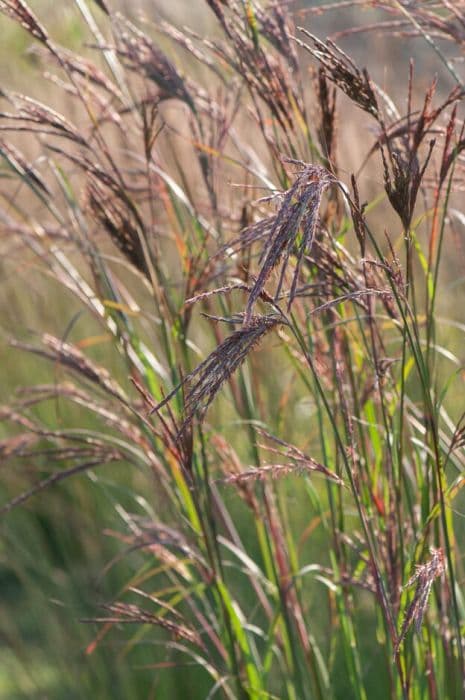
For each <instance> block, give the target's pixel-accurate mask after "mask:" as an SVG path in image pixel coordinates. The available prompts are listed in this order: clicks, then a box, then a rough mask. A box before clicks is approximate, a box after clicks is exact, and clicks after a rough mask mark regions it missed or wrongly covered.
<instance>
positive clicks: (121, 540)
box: [0, 0, 465, 700]
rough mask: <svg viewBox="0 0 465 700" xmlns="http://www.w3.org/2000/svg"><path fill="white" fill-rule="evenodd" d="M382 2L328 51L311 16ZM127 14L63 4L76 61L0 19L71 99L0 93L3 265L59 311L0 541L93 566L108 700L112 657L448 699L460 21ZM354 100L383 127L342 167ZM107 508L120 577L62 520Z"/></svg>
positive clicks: (204, 674) (8, 443)
mask: <svg viewBox="0 0 465 700" xmlns="http://www.w3.org/2000/svg"><path fill="white" fill-rule="evenodd" d="M365 4H366V5H367V6H370V7H371V8H372V9H374V10H377V14H376V16H375V17H376V21H375V22H374V23H372V24H370V25H369V26H365V27H354V26H349V25H348V26H347V27H345V28H344V29H343V30H341V31H339V32H338V38H337V40H335V39H334V37H333V38H328V39H326V40H324V41H323V40H322V39H320V38H318V37H317V36H316V35H315V34H313V33H310V32H309V31H308V29H306V28H305V27H300V26H299V25H300V24H301V23H303V22H304V21H305V20H306V18H307V15H308V14H310V15H311V16H312V15H315V16H319V15H320V14H321V13H323V14H324V16H327V17H329V16H330V14H331V12H332V11H333V10H334V9H337V8H338V7H339V8H340V9H344V8H346V9H348V10H350V9H351V8H359V7H361V6H364V5H365ZM111 5H112V4H111V3H110V2H107V1H105V2H97V3H96V6H93V7H91V6H90V4H89V5H88V4H87V3H86V2H84V1H83V0H79V2H78V1H76V7H77V9H78V10H79V11H80V13H81V15H82V18H83V19H82V32H83V34H84V35H85V36H86V35H87V36H86V41H85V47H83V53H82V55H80V54H79V53H75V52H73V51H71V50H70V49H69V48H65V47H63V46H61V45H59V44H58V43H57V42H56V41H55V40H54V39H53V37H52V36H50V34H49V33H48V29H47V26H46V22H45V21H42V19H41V18H39V17H38V16H36V14H35V13H34V12H33V11H32V9H31V8H30V7H29V6H28V5H27V4H26V3H25V2H23V1H14V0H3V1H1V2H0V9H1V10H2V11H3V13H4V14H6V15H8V17H9V18H10V19H9V20H8V21H10V20H11V19H12V20H13V21H16V22H17V23H18V24H20V25H21V26H22V27H23V28H24V30H25V31H26V32H27V33H28V34H29V35H30V37H31V38H32V39H34V41H35V51H36V54H37V56H38V60H40V62H41V63H43V64H44V66H45V68H46V77H47V78H48V80H49V82H50V81H51V84H52V86H53V89H52V91H51V92H50V91H47V89H46V88H45V78H44V100H43V101H42V100H37V99H32V98H30V97H28V96H25V95H23V94H20V93H17V92H14V91H13V90H6V89H5V90H3V91H2V93H1V98H2V108H1V112H0V130H1V133H0V155H1V156H2V161H3V169H2V175H3V177H4V185H3V186H2V203H1V208H0V230H1V232H2V234H3V246H4V255H5V259H6V261H7V262H6V263H5V265H6V266H10V268H11V269H15V266H16V267H17V268H18V269H31V270H32V271H33V274H34V275H36V276H37V277H36V279H37V280H40V282H38V284H40V289H41V290H42V293H43V294H44V295H45V296H46V299H50V300H53V299H54V297H56V296H57V290H59V295H60V297H61V302H63V299H64V300H65V301H64V302H63V303H65V308H66V309H69V312H68V313H67V318H66V320H65V321H63V319H57V318H55V319H54V320H53V323H52V321H49V320H47V318H48V317H47V316H46V317H45V320H43V319H40V318H39V319H35V322H34V323H33V324H32V325H34V326H35V328H37V323H42V327H40V328H39V329H37V330H36V331H35V332H34V333H31V332H28V331H27V329H26V325H27V323H26V320H25V321H24V323H22V321H21V319H19V323H18V324H17V326H16V327H15V332H14V334H13V333H11V334H10V345H9V347H10V351H9V352H11V353H12V354H11V357H13V353H14V357H15V358H16V356H17V357H18V358H19V359H18V363H19V362H21V361H22V360H21V358H22V357H27V356H28V355H29V356H30V357H31V358H35V360H34V362H33V363H32V359H30V360H29V362H28V368H29V370H31V368H34V369H33V370H32V374H33V376H36V377H42V375H39V372H41V373H44V377H45V379H44V380H42V378H41V379H40V381H39V382H37V381H28V382H26V381H24V382H22V384H23V386H19V383H18V386H16V390H15V392H14V394H12V395H10V396H8V398H7V400H6V401H5V403H4V405H3V406H2V407H1V418H2V424H3V425H4V426H5V428H4V439H3V440H2V442H1V443H0V451H1V454H2V457H3V460H4V461H5V463H11V465H12V468H11V470H7V469H6V468H5V469H4V474H5V475H6V476H5V498H4V502H3V506H2V507H1V509H0V510H1V513H2V516H3V518H4V522H5V523H6V525H5V527H7V528H8V527H9V530H8V532H9V533H10V536H14V533H15V530H16V531H17V532H23V531H24V532H25V533H28V534H26V537H31V538H32V537H33V535H32V533H33V532H34V531H37V527H38V523H39V522H40V519H42V521H43V519H44V518H45V522H46V526H45V529H44V531H45V533H46V534H45V542H46V543H48V545H50V546H51V548H52V549H54V554H53V556H55V557H58V558H60V557H63V560H62V561H61V562H60V567H61V569H62V570H65V571H66V569H67V567H69V566H72V563H71V561H74V562H75V561H79V562H80V566H81V567H82V571H81V573H82V572H86V571H89V570H90V569H89V567H96V568H98V572H97V570H95V571H94V572H93V573H94V574H97V573H99V574H100V578H99V584H98V586H97V587H96V588H97V589H98V590H97V591H96V596H95V599H94V600H93V601H92V602H90V601H86V611H83V610H82V608H80V612H81V611H82V613H83V614H82V615H81V617H82V621H83V622H85V623H87V624H88V625H89V627H84V629H85V630H88V635H87V640H86V645H84V648H85V650H86V652H87V653H86V659H85V661H84V662H83V666H84V667H85V668H86V669H87V670H86V671H84V672H83V673H84V674H87V675H86V683H87V685H86V687H87V688H88V689H90V690H89V692H92V691H93V692H100V689H102V693H103V694H102V697H105V693H108V692H110V691H109V688H110V687H111V686H110V685H109V684H110V683H111V680H110V678H109V675H110V676H111V670H112V668H113V667H115V666H118V677H120V676H121V681H120V683H119V684H118V685H119V689H118V690H117V691H115V692H116V693H121V697H125V698H128V697H132V696H133V697H158V695H157V693H161V695H160V697H170V696H171V697H173V696H174V694H177V695H178V696H179V697H181V696H182V693H185V692H186V687H188V688H189V691H188V692H189V697H192V698H201V697H208V698H213V697H215V696H220V697H225V698H230V699H232V698H253V699H256V700H259V699H261V698H291V699H295V700H306V699H308V700H310V698H327V697H334V698H337V697H351V698H358V699H360V700H364V699H365V698H373V697H380V698H381V697H382V698H384V697H385V698H404V699H405V700H407V699H410V698H412V699H415V698H425V697H430V698H457V697H461V696H462V695H463V692H464V678H465V661H464V648H463V624H464V613H463V609H464V605H463V598H462V594H461V583H462V581H463V562H462V556H461V546H460V538H461V537H462V536H463V526H462V525H461V521H460V504H461V502H462V494H461V487H462V484H463V469H464V465H465V454H464V424H463V414H462V413H461V408H460V406H459V405H458V401H457V400H455V399H454V397H456V396H457V395H460V388H461V383H462V382H463V376H462V374H463V372H462V367H461V364H460V360H459V359H458V358H457V357H456V356H455V355H454V353H453V350H452V348H451V347H444V346H443V345H442V342H443V338H447V336H446V335H445V331H444V328H445V327H446V324H447V323H448V324H449V326H450V325H452V326H454V324H455V327H456V328H457V329H460V332H463V326H461V319H460V317H458V318H454V319H449V320H448V321H445V320H444V319H443V317H442V315H441V314H440V313H439V312H438V307H439V305H440V304H442V305H443V306H444V299H446V300H447V287H446V285H447V282H448V281H450V279H449V278H448V274H449V273H448V269H449V268H450V269H452V270H453V269H454V265H453V259H454V255H455V256H456V255H458V254H459V253H460V250H459V248H458V247H454V245H455V244H454V240H455V239H454V232H456V231H457V227H458V226H459V225H461V223H463V221H462V219H463V216H462V214H461V213H460V210H458V209H457V207H458V206H459V204H458V203H457V202H459V200H458V199H457V193H458V192H460V190H461V185H462V176H463V157H462V151H463V149H464V147H465V138H464V134H463V125H462V123H461V121H460V110H461V104H462V102H463V98H464V88H463V83H462V82H461V79H460V76H459V75H458V72H457V71H458V69H457V66H458V65H459V64H458V62H457V61H456V60H455V52H456V51H457V50H460V48H461V46H462V44H463V41H462V36H463V26H465V17H464V14H463V7H462V3H450V2H446V1H445V0H443V1H442V2H438V3H435V4H432V3H428V4H423V3H418V4H413V5H412V3H403V2H381V1H380V2H373V1H371V2H369V3H368V2H367V3H363V2H348V3H340V5H338V4H337V3H336V4H335V5H327V6H318V7H313V6H312V5H310V6H309V7H308V8H307V9H306V10H301V11H295V12H293V11H292V8H291V7H288V6H287V5H284V4H280V3H277V4H271V5H269V6H268V7H266V8H264V7H262V6H261V5H259V4H258V3H256V2H245V3H238V2H234V1H233V0H226V1H224V2H217V1H216V0H212V1H210V0H207V1H206V3H205V11H206V12H207V11H208V12H209V15H208V17H209V21H210V22H211V23H212V24H211V31H210V32H208V34H206V35H204V36H200V35H199V34H198V33H196V32H194V31H193V30H190V29H188V28H185V27H184V28H179V27H177V26H174V25H171V24H168V23H167V22H163V21H159V22H158V23H157V25H156V31H155V30H152V29H151V24H150V21H149V20H150V17H149V15H147V17H142V18H139V19H137V20H134V19H131V20H130V19H128V18H126V17H123V16H122V15H121V14H119V13H117V12H116V11H114V9H113V8H112V6H111ZM423 5H424V6H423ZM426 5H427V6H426ZM97 6H98V7H97ZM1 22H7V20H6V19H5V18H3V17H2V19H1ZM213 23H214V24H213ZM361 31H369V32H370V33H371V34H373V33H376V34H387V35H388V36H389V37H390V40H391V41H395V39H396V37H398V36H399V35H400V36H402V37H405V36H408V37H410V38H412V39H413V38H414V37H415V38H418V39H419V40H421V41H422V42H424V44H425V46H426V47H427V51H428V55H429V56H430V59H431V57H432V58H434V60H436V61H437V63H438V70H440V71H442V73H441V77H440V79H438V80H436V79H435V80H433V81H432V82H430V83H429V85H428V86H427V87H426V88H423V94H422V89H421V88H417V83H418V84H421V80H420V79H419V78H417V73H416V70H418V69H415V66H414V63H413V61H411V62H410V63H409V64H408V65H407V66H404V65H402V66H399V75H402V72H403V74H404V75H405V81H404V82H405V88H404V93H403V99H399V90H400V89H399V85H398V83H396V84H395V85H394V87H393V92H394V95H393V96H392V97H391V96H389V95H388V92H387V89H386V87H383V89H381V87H380V86H379V85H377V84H376V82H375V81H374V79H373V78H372V76H371V74H370V73H371V69H367V68H365V67H364V66H359V65H358V64H357V62H356V61H355V60H354V59H353V58H352V57H351V56H350V55H349V53H348V52H346V51H345V50H343V49H342V48H341V42H342V41H343V40H344V38H345V37H347V36H349V37H350V36H354V35H357V34H358V33H359V32H361ZM371 34H370V35H371ZM367 45H368V47H370V44H369V42H368V44H367ZM371 47H373V44H371ZM368 58H370V57H368ZM431 60H432V59H431ZM309 62H310V63H309ZM368 63H369V62H368ZM419 73H420V75H421V66H420V71H419ZM59 94H61V95H62V96H61V98H59V97H58V95H59ZM50 95H51V98H50V100H48V96H50ZM60 100H61V107H60V108H57V107H56V105H55V103H56V102H57V101H60ZM49 102H50V103H53V104H54V105H55V106H53V107H52V106H51V104H49ZM399 104H402V105H404V106H403V107H400V106H398V105H399ZM352 107H354V108H356V110H355V113H356V114H357V115H358V116H357V117H356V118H355V119H356V123H357V122H360V120H363V125H364V127H365V126H370V127H371V132H370V136H369V139H370V141H369V143H362V142H361V141H360V145H357V147H356V148H355V149H353V151H354V150H355V152H356V154H357V155H356V160H358V161H359V163H360V162H361V163H362V165H361V167H360V169H359V170H358V172H357V173H355V172H354V174H352V170H354V171H355V167H352V166H351V167H349V168H348V167H346V166H347V163H344V162H342V163H341V159H342V160H343V150H344V149H343V148H342V147H341V146H339V145H338V143H339V144H343V143H344V139H345V138H346V129H348V119H346V115H351V114H352V112H351V109H352ZM339 109H340V110H341V112H339ZM365 139H366V136H365ZM360 154H361V156H360ZM359 156H360V157H359ZM366 172H369V173H370V177H369V178H367V177H366V175H365V173H366ZM374 189H376V190H377V191H376V192H374ZM378 211H379V212H380V213H378ZM461 217H462V218H461ZM442 261H444V262H445V263H447V264H446V265H444V268H445V270H444V272H443V271H442V267H441V262H442ZM453 282H455V280H453ZM18 284H19V282H18ZM29 293H30V292H29V290H28V289H27V286H26V285H25V288H23V289H21V295H23V296H24V295H28V294H29ZM52 303H53V302H52ZM51 316H53V314H50V317H51ZM49 324H50V325H52V326H54V328H55V331H54V332H52V331H53V328H50V325H49ZM13 335H14V337H12V336H13ZM31 336H32V337H31ZM41 360H45V361H47V362H48V363H49V366H50V368H49V370H44V369H43V366H42V365H41V364H40V361H41ZM450 363H452V364H453V365H454V370H453V372H451V371H450V366H449V365H450ZM36 367H37V369H36ZM29 373H31V371H30V372H29ZM51 406H52V407H53V408H51ZM13 466H14V467H15V468H14V469H13ZM77 475H81V476H80V486H78V485H77V484H78V481H79V480H78V479H71V478H70V477H74V476H77ZM83 475H87V476H88V480H87V482H85V485H84V486H83V484H82V480H83ZM68 480H69V481H68ZM84 481H85V480H84ZM59 483H60V487H59V488H51V487H54V486H56V485H57V484H59ZM79 488H81V489H82V488H84V489H85V494H86V496H85V498H82V493H81V496H80V492H79ZM94 488H95V489H96V490H97V491H99V490H100V491H99V493H100V495H99V496H92V498H96V501H95V503H94V504H93V508H94V511H93V512H94V514H95V517H96V518H98V517H100V518H101V519H102V520H103V521H104V522H103V523H102V527H103V528H105V532H104V533H102V535H101V537H102V538H104V535H109V536H111V540H112V542H113V543H114V546H113V550H112V553H111V556H109V550H108V551H107V555H106V556H107V557H108V558H107V559H106V560H105V561H103V562H102V561H99V562H98V558H99V553H98V550H97V551H96V550H95V549H94V547H95V541H94V540H95V537H96V533H95V532H94V533H93V534H92V538H91V539H92V545H90V544H89V547H86V546H85V547H84V550H85V551H84V552H83V551H81V550H80V547H81V543H83V542H84V541H85V538H84V536H83V534H82V533H81V535H80V533H79V531H77V532H74V533H73V535H72V537H71V538H69V536H68V535H66V537H64V536H63V534H62V533H60V534H58V533H57V532H56V530H57V528H58V527H59V525H58V522H59V521H58V518H57V515H56V513H55V515H54V510H53V508H54V507H53V506H52V505H50V508H49V506H48V504H53V503H56V502H57V501H56V499H59V498H64V499H66V503H67V504H68V506H67V507H68V508H70V509H71V510H73V508H74V507H75V506H76V503H79V504H82V505H83V508H84V509H85V508H86V505H85V501H86V500H87V499H89V498H91V497H90V496H89V494H90V493H91V492H92V489H94ZM39 493H42V496H41V501H40V503H41V504H42V506H41V508H42V510H43V512H41V510H40V508H38V510H37V512H36V511H34V502H35V500H36V498H35V497H36V496H37V494H39ZM33 497H34V498H33ZM103 503H105V506H104V508H103V509H102V504H103ZM73 504H74V506H73ZM99 511H100V512H99ZM102 514H103V515H102ZM115 514H116V515H115ZM26 517H30V518H31V519H30V520H27V521H26V520H24V519H23V518H26ZM93 517H94V516H93ZM15 518H16V519H15ZM34 518H36V520H34ZM73 518H76V522H77V523H79V518H77V516H76V515H74V516H73ZM83 520H84V521H85V520H86V517H85V516H83ZM99 522H100V521H99ZM8 523H10V525H9V526H8ZM77 530H79V527H78V528H77ZM13 540H14V537H13ZM52 542H54V543H55V544H54V545H52ZM48 545H47V546H48ZM38 546H39V547H42V546H44V544H43V543H41V544H39V545H38ZM65 552H67V555H66V556H65ZM70 552H73V553H72V555H71V556H69V555H70ZM87 552H92V556H91V557H89V559H86V553H87ZM70 560H71V561H70ZM97 562H98V563H97ZM23 565H24V559H23ZM23 565H20V559H19V558H18V561H17V566H16V569H17V571H16V572H15V574H14V576H15V577H18V576H19V577H20V578H21V576H23V574H25V572H28V574H29V579H30V582H29V585H30V586H32V587H33V588H34V587H35V586H44V587H46V586H47V584H46V579H47V576H48V575H49V574H47V571H45V572H42V577H41V578H39V579H37V580H36V582H34V575H32V576H31V571H32V570H33V568H32V569H31V563H28V564H27V566H25V567H24V566H23ZM22 566H23V568H22ZM13 568H15V567H13ZM49 573H50V577H51V578H52V576H51V572H49ZM9 575H13V574H9ZM83 575H84V577H85V573H84V574H83ZM26 578H27V576H25V575H24V576H23V579H26ZM77 598H79V593H77ZM63 615H65V613H63ZM69 615H73V613H72V612H71V613H70V612H69V610H67V611H66V616H67V617H69ZM55 620H56V615H55ZM79 624H81V623H79ZM80 629H81V634H82V627H80ZM11 634H12V633H11ZM35 634H37V631H34V632H33V633H32V632H31V631H29V632H28V631H27V630H26V632H25V633H24V637H23V639H24V638H26V639H29V640H30V639H31V636H34V635H35ZM52 638H53V639H54V640H56V639H57V638H58V637H57V636H56V635H55V636H54V637H52ZM22 643H24V642H21V641H20V642H18V644H19V646H20V647H21V644H22ZM27 643H28V642H26V645H27ZM114 649H117V650H118V657H117V658H118V663H117V664H115V657H114V656H113V650H114ZM65 653H66V652H64V654H65ZM97 657H98V658H100V659H101V660H102V666H101V669H100V670H99V669H96V670H95V672H93V671H89V669H91V668H92V660H93V659H95V658H97ZM52 666H53V667H54V672H53V674H50V673H49V674H48V675H49V676H50V675H52V676H53V683H54V688H55V690H53V691H50V692H55V691H56V696H57V697H60V694H59V693H60V692H61V691H60V682H61V681H60V673H61V672H60V670H59V666H58V665H57V664H54V663H52ZM178 667H179V668H183V669H185V670H183V673H182V674H179V673H178V672H177V671H176V670H175V669H177V668H178ZM81 672H82V670H81ZM42 675H45V676H46V675H47V673H44V674H42ZM133 677H134V678H135V677H138V678H139V679H140V678H142V679H143V680H142V681H141V682H140V683H139V684H137V682H136V681H134V683H135V685H134V683H133V681H132V678H133ZM166 678H168V680H166ZM66 683H69V680H68V681H66ZM184 684H185V685H184ZM64 687H65V686H64V685H63V688H64ZM66 688H67V689H66V692H68V693H69V692H70V691H69V688H68V686H67V685H66ZM97 689H99V690H98V691H97ZM21 692H22V691H21V690H20V685H19V684H18V693H17V694H18V697H22V695H21ZM63 692H64V691H63ZM86 692H87V691H86ZM67 697H70V695H69V694H68V695H67ZM76 697H80V695H79V692H78V691H76ZM106 697H108V695H106ZM115 697H116V696H115ZM118 697H119V696H118Z"/></svg>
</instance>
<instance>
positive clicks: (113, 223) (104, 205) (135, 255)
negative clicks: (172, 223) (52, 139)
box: [86, 175, 150, 278]
mask: <svg viewBox="0 0 465 700" xmlns="http://www.w3.org/2000/svg"><path fill="white" fill-rule="evenodd" d="M86 202H87V206H88V208H89V211H90V213H91V214H92V216H93V217H95V219H96V220H97V221H98V222H99V223H100V224H101V226H102V227H103V228H104V230H105V231H106V232H107V233H108V235H109V236H110V238H111V240H112V241H113V243H114V244H115V245H116V246H117V247H118V248H119V250H120V251H121V252H122V253H123V255H125V256H126V258H127V259H128V260H129V262H130V263H132V265H134V267H135V268H136V270H139V272H141V273H142V274H143V275H145V276H146V277H147V278H150V272H149V267H148V265H147V259H146V256H147V254H148V246H147V243H146V242H145V241H143V239H142V236H143V235H144V234H143V233H142V232H141V230H140V227H139V226H138V225H137V222H136V221H135V219H134V215H133V212H132V211H131V209H130V208H129V207H128V206H127V200H126V201H124V202H122V201H121V200H120V199H118V198H117V197H116V196H115V193H114V191H112V190H111V189H110V188H108V187H105V186H104V185H102V184H100V182H99V181H98V180H97V178H96V177H94V176H92V175H90V176H89V177H88V181H87V186H86Z"/></svg>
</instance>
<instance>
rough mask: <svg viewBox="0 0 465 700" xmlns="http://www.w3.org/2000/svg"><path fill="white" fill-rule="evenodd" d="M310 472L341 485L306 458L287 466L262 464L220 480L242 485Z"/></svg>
mask: <svg viewBox="0 0 465 700" xmlns="http://www.w3.org/2000/svg"><path fill="white" fill-rule="evenodd" d="M310 472H319V473H320V474H324V476H326V477H327V478H328V479H331V480H333V481H335V482H336V483H338V484H341V483H342V480H341V479H340V478H339V477H338V476H337V474H333V473H332V472H331V471H330V470H329V469H326V467H323V465H322V464H319V463H318V462H316V461H315V460H312V459H310V458H308V459H307V460H306V461H305V462H303V461H297V462H296V463H292V462H289V464H277V463H276V464H275V463H273V464H262V465H261V466H260V467H250V468H249V469H245V470H244V471H242V472H241V473H240V474H231V476H227V477H225V478H224V479H220V481H221V482H222V483H223V484H243V483H245V482H253V481H264V480H265V479H266V478H269V477H270V478H271V479H281V478H282V477H285V476H289V475H290V474H301V475H302V476H304V475H305V474H308V473H310Z"/></svg>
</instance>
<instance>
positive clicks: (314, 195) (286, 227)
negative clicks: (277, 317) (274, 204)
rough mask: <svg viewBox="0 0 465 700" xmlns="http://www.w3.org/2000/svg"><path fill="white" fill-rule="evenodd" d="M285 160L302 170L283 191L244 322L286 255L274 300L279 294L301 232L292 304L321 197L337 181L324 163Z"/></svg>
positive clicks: (290, 297) (290, 300)
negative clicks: (312, 163) (320, 164)
mask: <svg viewBox="0 0 465 700" xmlns="http://www.w3.org/2000/svg"><path fill="white" fill-rule="evenodd" d="M286 162H288V163H291V164H294V165H297V166H298V168H300V173H299V174H298V176H297V178H296V180H295V182H294V184H293V185H292V187H291V188H290V189H289V190H287V192H285V193H284V195H283V202H282V205H281V207H280V210H279V212H278V214H277V216H276V217H275V218H274V221H273V225H272V227H271V229H270V230H269V235H268V237H267V241H266V243H265V247H264V250H263V253H262V256H261V269H260V272H259V274H258V277H257V280H256V282H255V284H254V286H253V288H252V290H251V292H250V296H249V300H248V303H247V309H246V313H245V318H244V324H245V325H247V324H248V323H249V321H250V318H251V314H252V309H253V306H254V304H255V302H256V301H257V299H258V298H259V296H260V295H261V293H262V291H263V288H264V286H265V284H266V281H267V279H268V278H269V276H270V274H271V272H272V270H273V269H274V268H275V267H276V266H277V265H278V263H279V261H280V259H281V258H282V257H283V256H284V261H283V264H282V266H281V272H280V278H279V282H278V286H277V289H276V292H275V299H277V298H278V297H279V294H280V292H281V287H282V284H283V279H284V275H285V272H286V269H287V265H288V262H289V258H290V256H291V254H292V253H293V252H294V250H295V245H296V242H297V239H298V236H299V234H300V233H301V241H300V243H299V246H298V250H297V263H296V266H295V269H294V274H293V278H292V285H291V290H290V293H289V307H290V306H291V304H292V301H293V299H294V297H295V294H296V289H297V282H298V278H299V271H300V266H301V263H302V260H303V258H304V255H305V254H306V253H309V251H310V250H311V248H312V244H313V239H314V236H315V231H316V227H317V224H318V221H319V210H320V204H321V198H322V196H323V193H324V191H325V190H326V189H327V188H328V187H329V185H331V184H334V183H335V182H336V180H335V178H334V176H333V175H332V174H331V173H330V172H329V171H328V170H326V169H325V168H323V167H321V166H317V165H309V164H307V163H303V162H301V161H293V160H287V161H286ZM265 230H266V227H265Z"/></svg>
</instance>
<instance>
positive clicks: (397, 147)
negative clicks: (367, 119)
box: [380, 70, 464, 230]
mask: <svg viewBox="0 0 465 700" xmlns="http://www.w3.org/2000/svg"><path fill="white" fill-rule="evenodd" d="M412 82H413V70H411V73H410V81H409V111H408V114H407V116H406V123H405V127H404V129H402V130H400V133H399V130H398V129H396V130H394V131H393V132H391V133H390V132H389V131H388V130H386V129H385V128H384V127H383V138H382V140H381V143H380V148H381V156H382V159H383V165H384V182H385V189H386V193H387V195H388V197H389V201H390V202H391V204H392V207H393V209H394V210H395V211H396V212H397V214H398V215H399V217H400V219H401V221H402V224H403V226H404V228H405V230H408V229H409V227H410V223H411V221H412V217H413V214H414V210H415V204H416V201H417V196H418V191H419V189H420V184H421V182H422V180H423V177H424V175H425V172H426V169H427V167H428V164H429V161H430V158H431V155H432V151H433V148H434V145H435V140H434V139H431V140H430V141H429V144H428V148H427V151H426V155H425V157H424V159H423V162H421V160H420V157H421V151H420V148H421V146H422V145H423V143H424V141H425V139H426V137H427V136H428V135H429V134H430V132H431V127H432V126H433V124H434V123H435V122H436V120H437V119H438V117H439V116H440V114H441V113H442V112H443V111H444V110H445V109H446V108H447V107H448V106H450V105H451V104H454V103H455V102H456V101H458V100H460V99H461V98H462V97H463V95H464V90H463V89H462V88H460V87H458V86H457V87H455V88H454V89H453V90H452V91H451V92H450V93H449V95H448V96H447V98H446V99H445V100H444V102H442V104H441V105H440V106H439V107H436V108H432V107H431V103H432V101H433V97H434V94H435V91H436V84H437V81H436V80H434V81H433V82H432V83H431V85H430V87H429V88H428V90H427V91H426V94H425V98H424V102H423V107H422V110H421V112H420V113H419V115H418V116H417V117H416V118H414V116H413V114H412V105H411V95H412ZM446 138H447V133H446ZM384 143H385V144H386V149H387V152H388V158H387V157H386V155H385V152H384ZM391 173H392V174H391Z"/></svg>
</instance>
